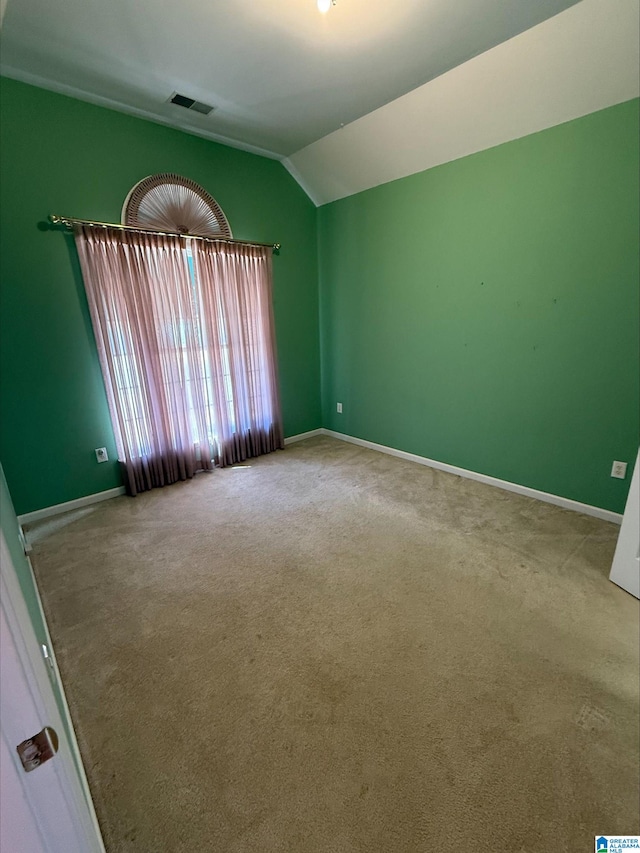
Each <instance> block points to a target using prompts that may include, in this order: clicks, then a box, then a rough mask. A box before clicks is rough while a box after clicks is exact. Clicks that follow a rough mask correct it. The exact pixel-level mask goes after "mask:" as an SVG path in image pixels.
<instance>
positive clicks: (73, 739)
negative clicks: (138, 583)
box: [20, 527, 102, 839]
mask: <svg viewBox="0 0 640 853" xmlns="http://www.w3.org/2000/svg"><path fill="white" fill-rule="evenodd" d="M20 533H21V535H22V527H20ZM25 560H26V563H27V565H28V566H29V571H30V572H31V585H32V586H33V589H34V592H35V596H36V601H37V603H38V612H39V613H40V621H41V622H42V625H43V627H44V634H45V640H46V643H47V647H48V649H49V659H50V661H51V668H52V669H53V676H54V680H55V682H56V684H57V685H58V692H59V694H60V699H61V701H62V707H63V708H64V713H65V718H66V722H67V729H68V731H69V735H70V737H68V738H67V740H68V742H69V747H70V748H71V752H72V753H73V758H74V761H75V765H76V770H77V772H78V777H79V779H80V787H81V788H82V793H83V794H84V798H85V800H86V801H87V807H88V809H89V817H90V818H91V823H92V825H93V828H94V830H95V831H96V833H97V835H98V837H99V838H100V839H102V832H101V830H100V824H99V823H98V817H97V815H96V810H95V806H94V804H93V797H92V796H91V789H90V787H89V780H88V779H87V774H86V771H85V768H84V762H83V760H82V754H81V752H80V746H79V745H78V738H77V735H76V730H75V727H74V725H73V718H72V716H71V709H70V708H69V703H68V702H67V695H66V693H65V692H64V685H63V683H62V676H61V675H60V670H59V669H58V661H57V659H56V650H55V648H54V647H53V641H52V639H51V634H50V633H49V623H48V622H47V617H46V615H45V612H44V607H43V606H42V599H41V598H40V590H39V588H38V582H37V580H36V576H35V572H34V571H33V563H32V562H31V557H30V556H29V554H27V553H26V552H25Z"/></svg>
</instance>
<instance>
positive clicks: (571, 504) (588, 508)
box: [18, 427, 622, 524]
mask: <svg viewBox="0 0 640 853" xmlns="http://www.w3.org/2000/svg"><path fill="white" fill-rule="evenodd" d="M318 435H328V436H331V437H332V438H337V439H339V440H340V441H347V442H349V443H350V444H358V445H359V446H360V447H368V448H369V450H377V451H378V452H379V453H386V454H388V455H389V456H397V457H398V458H399V459H406V460H408V461H409V462H417V463H418V465H428V466H429V467H430V468H437V469H438V470H439V471H446V472H447V473H448V474H455V475H456V476H457V477H466V478H467V479H468V480H477V481H478V482H479V483H486V484H487V485H488V486H496V487H497V488H498V489H504V490H505V491H507V492H515V493H516V494H518V495H525V496H526V497H528V498H535V500H538V501H543V502H544V503H548V504H555V505H556V506H561V507H563V508H564V509H570V510H572V511H573V512H582V513H584V515H592V516H594V517H595V518H601V519H602V520H603V521H611V522H612V523H613V524H622V515H621V513H619V512H612V511H611V510H609V509H603V508H602V507H599V506H592V505H591V504H583V503H580V501H574V500H572V499H571V498H563V497H561V496H560V495H552V494H550V493H549V492H541V491H539V490H538V489H532V488H530V487H529V486H521V485H520V484H519V483H510V482H509V481H508V480H500V479H498V477H490V476H489V475H488V474H479V473H477V472H476V471H469V470H468V469H467V468H458V466H457V465H449V464H448V463H447V462H438V461H437V460H436V459H429V458H428V457H426V456H418V455H417V454H416V453H407V451H406V450H397V449H396V448H395V447H387V446H386V445H385V444H376V443H375V442H373V441H367V440H366V439H364V438H356V437H355V436H352V435H346V434H345V433H342V432H335V431H334V430H332V429H325V428H324V427H321V428H320V429H311V430H309V431H308V432H300V433H298V434H297V435H291V436H289V438H285V440H284V443H285V447H286V446H288V445H289V444H295V443H296V442H298V441H304V440H305V439H306V438H314V437H315V436H318ZM124 494H125V488H124V486H119V487H118V488H117V489H108V490H107V491H106V492H97V493H96V494H94V495H86V496H85V497H84V498H76V500H74V501H67V502H66V503H63V504H56V505H55V506H47V507H43V509H37V510H35V511H34V512H27V513H25V514H24V515H19V516H18V521H19V522H20V524H29V523H30V522H32V521H40V519H42V518H49V516H52V515H59V514H60V513H63V512H69V511H70V510H72V509H80V508H81V507H84V506H90V505H91V504H95V503H99V502H100V501H107V500H109V499H110V498H115V497H118V496H119V495H124Z"/></svg>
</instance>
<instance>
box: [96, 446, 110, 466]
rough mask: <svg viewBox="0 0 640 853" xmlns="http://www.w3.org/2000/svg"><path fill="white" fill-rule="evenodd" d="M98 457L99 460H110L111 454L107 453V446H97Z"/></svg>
mask: <svg viewBox="0 0 640 853" xmlns="http://www.w3.org/2000/svg"><path fill="white" fill-rule="evenodd" d="M96 459H97V460H98V462H108V461H109V455H108V454H107V448H106V447H96Z"/></svg>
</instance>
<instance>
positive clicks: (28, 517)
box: [18, 486, 125, 524]
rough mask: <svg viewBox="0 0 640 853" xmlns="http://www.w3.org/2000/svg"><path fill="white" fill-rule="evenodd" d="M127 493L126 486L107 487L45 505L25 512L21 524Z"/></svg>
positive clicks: (19, 520) (20, 519)
mask: <svg viewBox="0 0 640 853" xmlns="http://www.w3.org/2000/svg"><path fill="white" fill-rule="evenodd" d="M124 494H125V488H124V486H118V487H117V488H115V489H107V490H106V491H105V492H96V493H95V494H94V495H85V496H84V497H83V498H76V499H75V500H73V501H66V502H65V503H62V504H54V506H45V507H43V508H42V509H36V510H34V511H33V512H25V513H24V515H19V516H18V522H19V524H29V523H31V522H32V521H40V520H41V519H43V518H49V517H50V516H52V515H60V514H61V513H63V512H69V511H70V510H72V509H81V508H82V507H84V506H91V504H97V503H100V501H108V500H109V499H110V498H117V497H118V496H119V495H124Z"/></svg>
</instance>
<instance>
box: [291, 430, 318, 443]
mask: <svg viewBox="0 0 640 853" xmlns="http://www.w3.org/2000/svg"><path fill="white" fill-rule="evenodd" d="M326 434H327V431H326V429H310V430H309V432H299V433H298V434H297V435H290V436H289V438H285V440H284V443H285V445H287V444H295V443H296V441H304V440H305V438H313V437H314V435H326Z"/></svg>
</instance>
